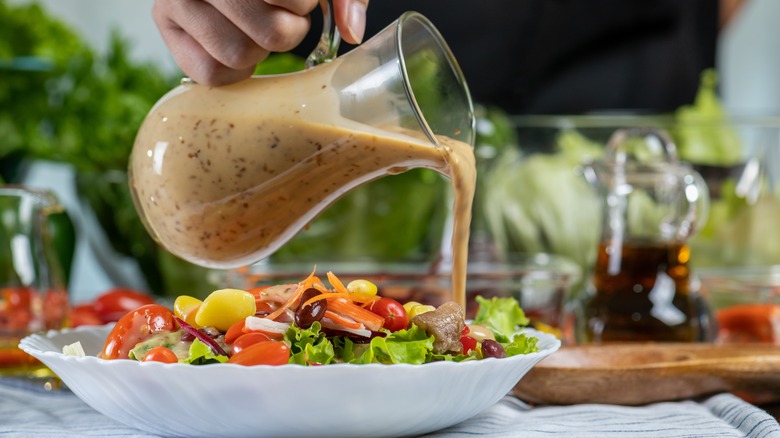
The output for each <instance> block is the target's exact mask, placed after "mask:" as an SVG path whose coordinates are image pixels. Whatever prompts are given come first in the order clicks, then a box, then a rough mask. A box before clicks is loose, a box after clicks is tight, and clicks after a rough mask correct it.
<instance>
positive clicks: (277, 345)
mask: <svg viewBox="0 0 780 438" xmlns="http://www.w3.org/2000/svg"><path fill="white" fill-rule="evenodd" d="M289 360H290V347H288V346H287V344H285V343H284V342H279V341H268V342H260V343H259V344H253V345H250V346H248V347H246V348H244V349H243V350H241V351H240V352H238V353H236V354H234V355H233V356H231V357H230V359H228V363H235V364H239V365H245V366H251V365H284V364H286V363H288V362H289Z"/></svg>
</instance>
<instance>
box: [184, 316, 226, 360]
mask: <svg viewBox="0 0 780 438" xmlns="http://www.w3.org/2000/svg"><path fill="white" fill-rule="evenodd" d="M173 319H175V320H176V322H177V323H179V327H181V329H182V330H184V331H185V332H186V333H189V334H191V335H192V336H195V337H196V338H197V339H198V340H199V341H201V342H203V343H204V344H206V345H208V346H209V347H211V350H212V351H214V353H215V354H217V355H222V356H229V354H227V353H225V350H223V349H222V347H220V346H219V344H217V343H216V342H215V341H214V340H213V339H211V337H210V336H209V335H207V334H205V333H203V332H201V331H200V330H198V329H196V328H195V327H193V326H191V325H189V324H187V323H186V322H184V321H183V320H182V319H180V318H177V317H175V316H174V317H173Z"/></svg>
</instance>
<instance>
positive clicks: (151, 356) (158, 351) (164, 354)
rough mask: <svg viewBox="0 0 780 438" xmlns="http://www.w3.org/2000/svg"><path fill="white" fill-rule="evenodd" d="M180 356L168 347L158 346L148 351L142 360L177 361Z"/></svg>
mask: <svg viewBox="0 0 780 438" xmlns="http://www.w3.org/2000/svg"><path fill="white" fill-rule="evenodd" d="M178 361H179V358H178V357H176V353H174V352H173V350H171V349H170V348H168V347H165V346H162V345H160V346H158V347H154V348H152V349H151V350H149V351H148V352H147V353H146V356H144V358H143V359H142V360H141V362H162V363H177V362H178Z"/></svg>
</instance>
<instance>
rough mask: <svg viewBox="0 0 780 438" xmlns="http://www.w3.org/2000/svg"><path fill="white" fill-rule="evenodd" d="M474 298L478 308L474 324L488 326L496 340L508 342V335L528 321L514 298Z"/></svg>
mask: <svg viewBox="0 0 780 438" xmlns="http://www.w3.org/2000/svg"><path fill="white" fill-rule="evenodd" d="M476 299H477V303H478V304H479V309H478V310H477V315H476V316H475V317H474V324H481V325H486V326H487V327H489V328H490V329H491V330H492V331H493V333H495V335H496V340H497V341H498V342H501V343H506V342H509V339H510V336H512V335H513V334H514V333H515V332H517V330H518V328H521V327H525V326H526V325H528V323H529V322H530V321H529V319H528V318H527V317H526V316H525V312H523V309H521V308H520V303H518V302H517V300H516V299H514V298H511V297H501V298H500V297H493V298H491V299H489V300H488V299H486V298H484V297H482V296H477V298H476Z"/></svg>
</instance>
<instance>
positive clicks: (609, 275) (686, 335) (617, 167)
mask: <svg viewBox="0 0 780 438" xmlns="http://www.w3.org/2000/svg"><path fill="white" fill-rule="evenodd" d="M584 170H585V176H586V178H587V179H588V180H589V182H590V183H591V184H592V185H593V186H594V187H595V188H596V189H597V190H598V192H599V193H600V196H601V199H602V201H603V210H602V212H603V213H602V214H603V216H602V231H601V240H600V244H599V245H598V249H597V251H598V252H597V259H596V264H595V267H594V271H593V275H592V279H591V282H590V284H589V285H588V288H587V291H586V294H585V296H584V297H583V298H582V299H581V301H580V306H579V309H578V313H579V314H578V316H577V319H578V326H577V342H594V343H600V342H611V341H676V342H694V341H701V340H705V339H706V338H707V336H708V333H709V325H708V324H709V322H708V319H707V317H706V311H704V309H703V304H702V303H703V301H702V300H701V299H700V298H699V295H698V291H697V290H696V288H695V287H694V285H693V283H692V281H691V280H692V276H691V273H690V267H689V261H690V258H691V251H690V248H689V247H688V244H687V241H688V239H689V238H690V237H691V236H692V235H693V234H694V232H695V230H696V229H697V227H699V226H701V225H702V224H703V223H704V221H705V218H706V215H707V210H708V204H709V201H708V200H709V196H708V191H707V186H706V184H705V182H704V180H703V179H702V177H701V176H700V175H699V174H698V173H697V172H696V171H695V170H693V169H692V168H691V167H690V166H688V165H686V164H684V163H681V162H679V161H678V159H677V153H676V148H675V146H674V143H673V142H672V141H671V140H670V138H669V137H668V135H667V134H666V133H664V132H662V131H659V130H654V129H644V128H635V129H626V130H618V131H617V132H615V134H614V135H613V136H612V137H611V138H610V141H609V142H608V145H607V150H606V156H605V158H604V159H603V160H602V161H597V162H594V163H591V164H590V165H588V166H586V167H585V168H584Z"/></svg>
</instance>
